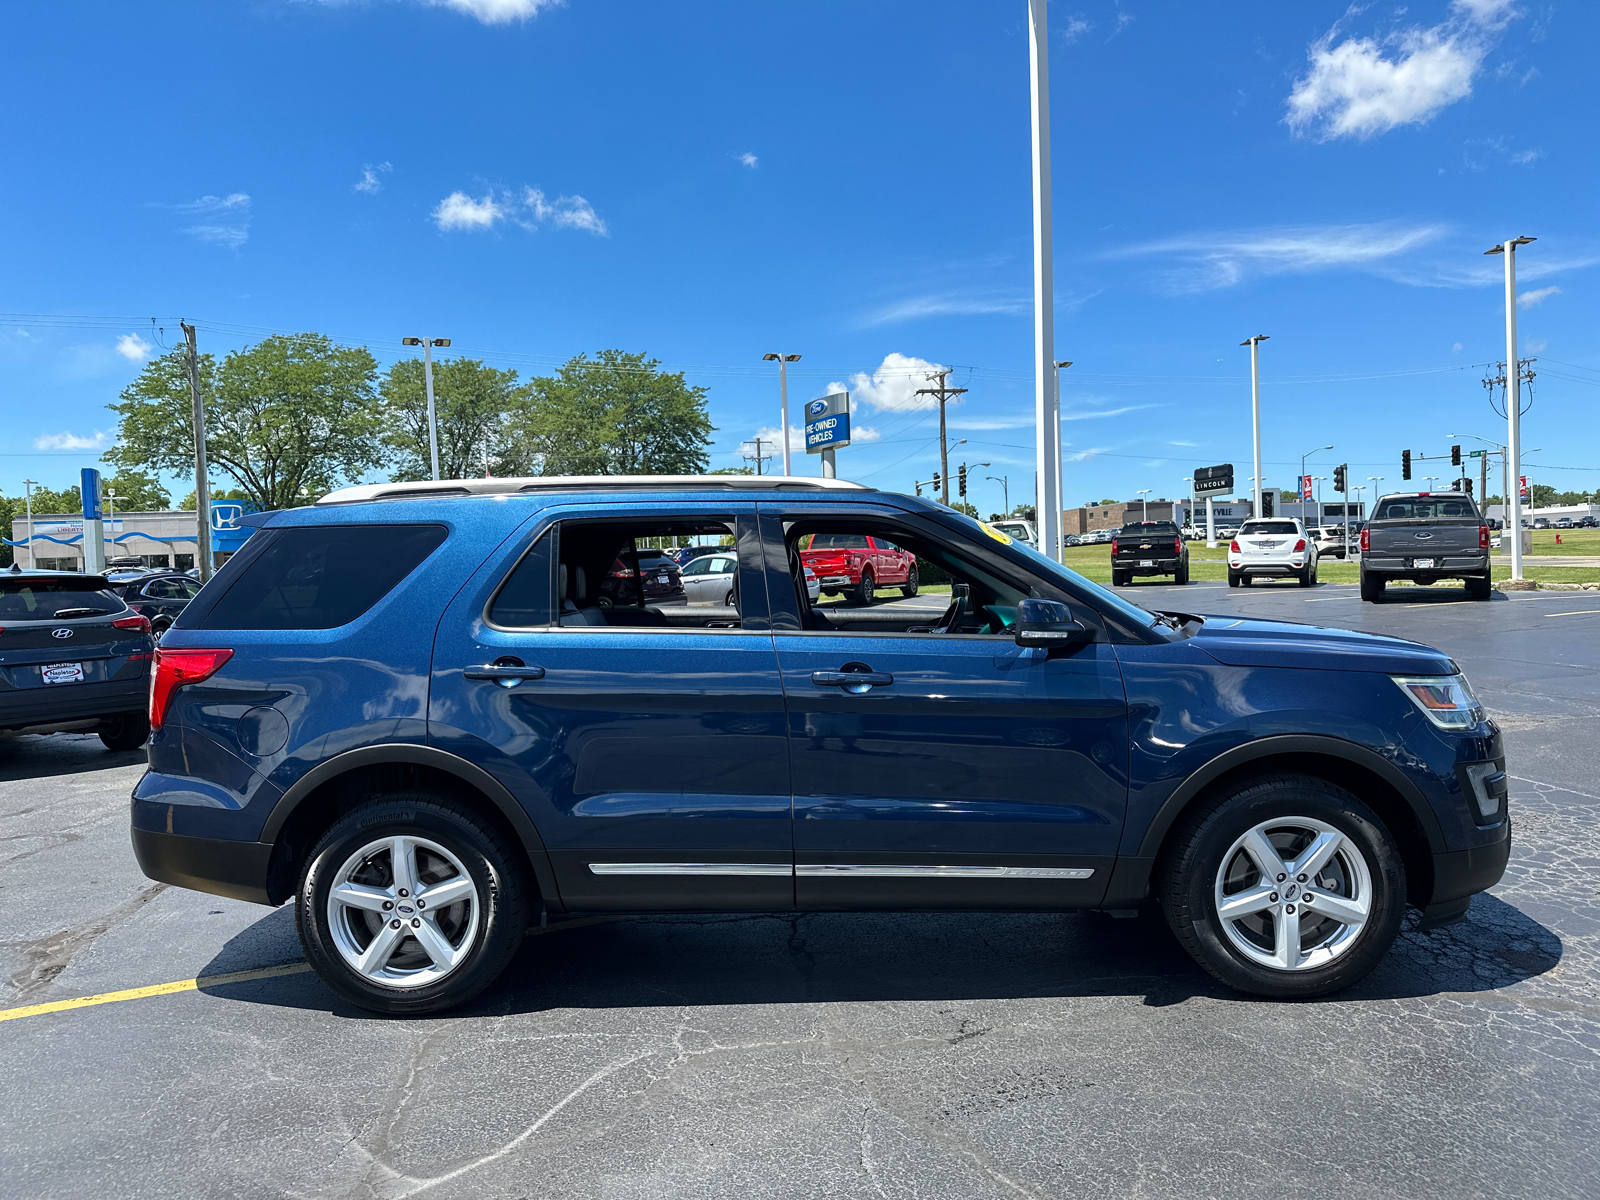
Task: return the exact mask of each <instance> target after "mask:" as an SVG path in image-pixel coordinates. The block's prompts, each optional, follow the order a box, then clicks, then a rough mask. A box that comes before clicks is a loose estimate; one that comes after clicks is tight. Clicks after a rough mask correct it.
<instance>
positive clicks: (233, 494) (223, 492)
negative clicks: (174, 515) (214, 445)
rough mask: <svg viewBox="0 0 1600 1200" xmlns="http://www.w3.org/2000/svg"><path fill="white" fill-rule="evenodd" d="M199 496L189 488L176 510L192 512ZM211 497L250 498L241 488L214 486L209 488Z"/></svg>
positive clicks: (225, 498)
mask: <svg viewBox="0 0 1600 1200" xmlns="http://www.w3.org/2000/svg"><path fill="white" fill-rule="evenodd" d="M208 440H209V439H208ZM199 498H200V493H199V492H198V491H193V490H191V491H190V493H189V494H188V495H187V496H185V497H184V498H183V499H182V500H180V501H179V502H178V511H180V512H193V511H194V508H195V505H196V504H197V503H198V502H199ZM211 498H212V499H213V500H248V499H250V493H249V492H247V491H245V490H244V489H243V488H219V487H214V488H212V489H211Z"/></svg>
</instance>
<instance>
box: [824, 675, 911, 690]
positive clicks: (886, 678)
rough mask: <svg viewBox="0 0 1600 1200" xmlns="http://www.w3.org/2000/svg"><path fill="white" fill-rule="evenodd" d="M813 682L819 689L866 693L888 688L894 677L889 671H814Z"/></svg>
mask: <svg viewBox="0 0 1600 1200" xmlns="http://www.w3.org/2000/svg"><path fill="white" fill-rule="evenodd" d="M811 682H812V683H814V684H816V685H817V686H818V687H842V688H848V689H849V690H851V691H856V690H858V689H859V690H860V691H863V692H864V691H866V690H867V689H869V688H874V687H888V686H889V685H890V684H891V683H893V682H894V676H893V675H890V674H889V673H888V672H887V671H813V672H811Z"/></svg>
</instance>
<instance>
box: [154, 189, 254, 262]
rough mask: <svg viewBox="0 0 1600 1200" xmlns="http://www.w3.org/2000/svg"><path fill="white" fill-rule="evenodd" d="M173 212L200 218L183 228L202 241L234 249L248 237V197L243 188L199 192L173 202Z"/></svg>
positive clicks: (248, 238)
mask: <svg viewBox="0 0 1600 1200" xmlns="http://www.w3.org/2000/svg"><path fill="white" fill-rule="evenodd" d="M172 208H173V209H174V211H176V212H181V213H185V214H187V215H189V216H191V217H196V218H198V219H199V223H198V224H195V225H190V226H189V227H187V228H186V229H185V230H184V231H183V232H185V233H187V234H188V235H189V236H190V237H193V238H197V239H199V240H200V241H202V242H211V243H213V244H215V245H218V246H226V247H228V248H229V249H230V250H232V249H236V248H237V247H239V246H242V245H244V244H245V242H247V241H249V240H250V197H249V196H247V195H245V193H243V192H231V193H229V194H228V195H226V196H201V197H200V198H199V199H198V200H190V201H189V202H188V203H186V204H174V205H172Z"/></svg>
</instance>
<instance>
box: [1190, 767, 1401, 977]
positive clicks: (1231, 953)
mask: <svg viewBox="0 0 1600 1200" xmlns="http://www.w3.org/2000/svg"><path fill="white" fill-rule="evenodd" d="M1405 895H1406V881H1405V867H1404V864H1403V863H1402V862H1401V859H1400V852H1399V849H1398V848H1397V847H1396V845H1395V841H1394V838H1393V837H1392V836H1391V835H1390V833H1389V831H1388V829H1387V828H1385V827H1384V824H1383V822H1382V821H1381V820H1379V819H1378V816H1377V814H1375V813H1374V812H1373V811H1372V810H1371V809H1370V808H1368V807H1367V806H1366V805H1365V804H1363V803H1362V802H1361V801H1360V800H1358V799H1356V797H1355V796H1354V795H1352V794H1351V793H1349V792H1347V791H1345V790H1344V789H1343V788H1341V787H1338V786H1336V785H1335V784H1332V783H1329V782H1328V781H1327V780H1325V779H1320V778H1317V777H1315V776H1311V775H1273V776H1268V777H1262V778H1256V779H1252V780H1247V781H1245V782H1243V783H1240V784H1237V785H1235V786H1233V787H1231V788H1228V789H1227V790H1225V791H1224V792H1223V793H1222V794H1221V795H1219V796H1217V797H1216V798H1215V799H1213V800H1212V801H1211V802H1210V803H1209V804H1206V805H1205V806H1203V807H1202V808H1201V809H1200V810H1199V811H1198V812H1197V813H1196V814H1195V815H1194V816H1192V817H1191V818H1190V819H1189V821H1188V822H1187V823H1186V824H1185V825H1184V826H1183V828H1182V829H1181V830H1180V831H1179V833H1178V836H1177V838H1176V840H1175V843H1174V845H1173V849H1172V852H1171V855H1170V857H1169V858H1168V868H1167V875H1166V879H1165V881H1164V885H1163V888H1162V895H1161V902H1162V907H1163V908H1164V909H1165V910H1166V914H1167V922H1168V924H1170V925H1171V926H1172V931H1173V933H1175V934H1176V935H1177V937H1178V940H1179V941H1180V942H1182V943H1183V947H1184V949H1186V950H1187V951H1188V952H1189V953H1190V954H1191V955H1193V956H1194V958H1195V960H1196V961H1197V962H1199V964H1200V965H1201V966H1202V967H1204V968H1205V969H1206V970H1207V971H1208V972H1210V973H1211V974H1212V975H1213V976H1215V977H1216V978H1217V979H1218V980H1220V981H1221V982H1223V983H1225V984H1227V985H1228V986H1229V987H1231V988H1237V989H1238V990H1239V991H1241V992H1250V993H1253V994H1255V995H1258V996H1268V997H1272V998H1274V999H1296V998H1303V997H1310V996H1325V995H1327V994H1328V993H1330V992H1336V991H1339V990H1341V989H1342V988H1347V987H1349V986H1350V985H1351V984H1353V983H1355V982H1357V981H1358V980H1360V979H1362V978H1363V977H1365V976H1366V974H1367V973H1368V972H1369V971H1371V970H1372V969H1373V967H1375V966H1377V965H1378V962H1379V961H1380V960H1381V959H1382V958H1383V956H1384V955H1385V954H1387V953H1388V952H1389V947H1390V945H1392V944H1393V942H1394V939H1395V936H1396V935H1397V934H1398V933H1399V931H1400V919H1401V917H1402V916H1404V914H1405Z"/></svg>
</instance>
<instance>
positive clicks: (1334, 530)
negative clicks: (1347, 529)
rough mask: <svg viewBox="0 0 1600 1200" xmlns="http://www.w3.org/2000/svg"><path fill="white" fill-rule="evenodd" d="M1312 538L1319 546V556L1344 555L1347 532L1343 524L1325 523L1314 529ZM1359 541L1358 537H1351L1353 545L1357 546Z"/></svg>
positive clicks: (1338, 556) (1337, 556)
mask: <svg viewBox="0 0 1600 1200" xmlns="http://www.w3.org/2000/svg"><path fill="white" fill-rule="evenodd" d="M1311 538H1312V541H1313V542H1314V543H1315V545H1316V547H1317V557H1318V558H1321V557H1322V556H1324V555H1332V556H1333V557H1334V558H1343V557H1344V548H1345V534H1344V527H1343V526H1341V525H1324V526H1322V528H1320V529H1313V530H1312V531H1311ZM1358 541H1359V539H1357V538H1351V539H1350V542H1351V544H1352V546H1355V545H1356V544H1357V543H1358Z"/></svg>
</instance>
